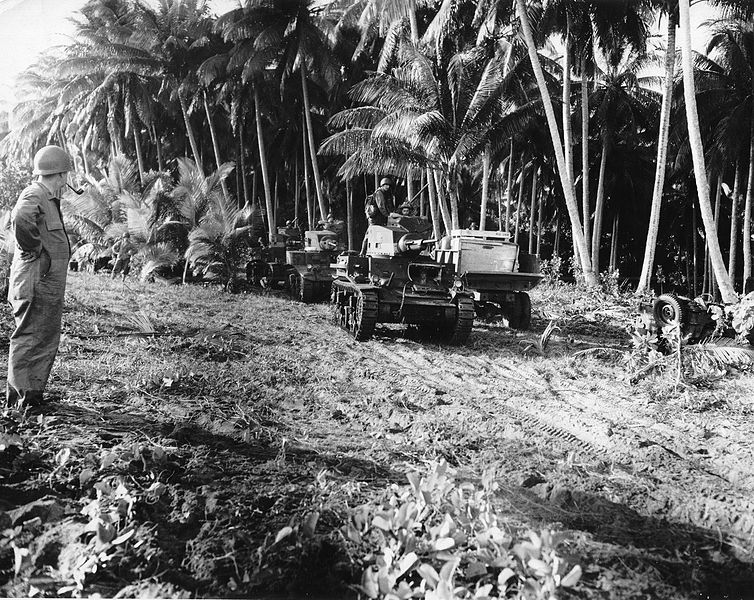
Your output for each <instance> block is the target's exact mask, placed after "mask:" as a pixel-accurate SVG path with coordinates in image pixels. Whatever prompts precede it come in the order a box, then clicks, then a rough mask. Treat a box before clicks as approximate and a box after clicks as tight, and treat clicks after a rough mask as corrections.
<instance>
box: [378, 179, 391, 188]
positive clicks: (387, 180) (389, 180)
mask: <svg viewBox="0 0 754 600" xmlns="http://www.w3.org/2000/svg"><path fill="white" fill-rule="evenodd" d="M383 185H386V186H388V187H391V186H392V185H393V180H392V179H390V177H383V178H382V179H381V180H380V187H382V186H383Z"/></svg>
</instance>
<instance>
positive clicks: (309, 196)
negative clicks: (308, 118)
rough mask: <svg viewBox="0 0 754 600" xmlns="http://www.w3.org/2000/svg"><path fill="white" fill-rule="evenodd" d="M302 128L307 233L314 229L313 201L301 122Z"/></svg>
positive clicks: (303, 130) (304, 126) (306, 148)
mask: <svg viewBox="0 0 754 600" xmlns="http://www.w3.org/2000/svg"><path fill="white" fill-rule="evenodd" d="M302 125H303V127H302V128H301V136H302V146H301V147H302V149H303V160H304V189H305V191H306V219H307V223H308V229H309V231H312V230H313V229H314V211H313V210H312V207H313V204H314V202H313V200H312V190H311V186H310V184H309V150H308V142H307V141H306V124H305V122H304V121H302Z"/></svg>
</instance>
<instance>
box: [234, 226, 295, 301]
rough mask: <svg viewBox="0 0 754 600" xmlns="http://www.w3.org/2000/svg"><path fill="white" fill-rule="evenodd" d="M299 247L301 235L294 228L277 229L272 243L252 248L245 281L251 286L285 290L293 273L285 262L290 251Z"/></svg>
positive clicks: (291, 268)
mask: <svg viewBox="0 0 754 600" xmlns="http://www.w3.org/2000/svg"><path fill="white" fill-rule="evenodd" d="M300 247H301V234H300V232H299V230H298V229H296V228H295V227H278V230H277V233H276V235H275V236H274V239H273V241H272V242H270V243H269V244H268V245H260V246H256V247H254V248H252V256H251V260H250V261H249V262H248V263H246V280H247V281H248V282H249V283H251V284H252V285H258V286H262V287H269V288H279V289H285V288H287V287H288V286H289V285H290V281H291V275H292V274H293V273H294V272H295V270H294V269H293V267H292V266H291V265H289V264H288V263H287V262H286V254H287V252H288V251H290V250H294V249H297V248H300Z"/></svg>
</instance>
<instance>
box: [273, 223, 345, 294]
mask: <svg viewBox="0 0 754 600" xmlns="http://www.w3.org/2000/svg"><path fill="white" fill-rule="evenodd" d="M341 250H342V247H341V244H340V242H339V241H338V234H337V233H336V232H334V231H331V230H329V229H322V230H316V231H306V232H305V233H304V245H303V248H300V249H290V250H287V251H286V261H287V263H288V264H289V265H290V266H291V267H292V269H291V271H290V272H289V286H290V292H291V296H292V297H293V298H297V299H298V300H301V301H302V302H317V301H319V300H325V299H327V297H328V295H329V294H330V288H331V286H332V282H333V276H334V274H335V270H334V269H333V268H332V266H331V265H332V263H334V262H335V260H336V257H337V256H338V254H339V252H340V251H341Z"/></svg>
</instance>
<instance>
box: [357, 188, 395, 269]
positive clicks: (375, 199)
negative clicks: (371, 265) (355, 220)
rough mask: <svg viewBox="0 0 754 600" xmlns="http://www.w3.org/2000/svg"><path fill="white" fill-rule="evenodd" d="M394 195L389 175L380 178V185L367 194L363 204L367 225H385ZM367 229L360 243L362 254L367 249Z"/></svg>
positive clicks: (393, 204)
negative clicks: (372, 192)
mask: <svg viewBox="0 0 754 600" xmlns="http://www.w3.org/2000/svg"><path fill="white" fill-rule="evenodd" d="M394 202H395V197H394V196H393V180H392V179H390V177H383V178H382V179H381V180H380V186H379V187H378V188H377V189H376V190H374V194H371V195H370V196H367V199H366V202H365V204H364V212H365V213H366V216H367V222H368V223H369V226H370V227H371V226H372V225H385V224H387V218H388V215H389V214H390V213H392V212H393V211H394V210H395V203H394ZM368 236H369V229H368V228H367V233H366V234H364V241H363V242H362V244H361V255H362V256H364V255H365V254H366V251H367V238H368Z"/></svg>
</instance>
